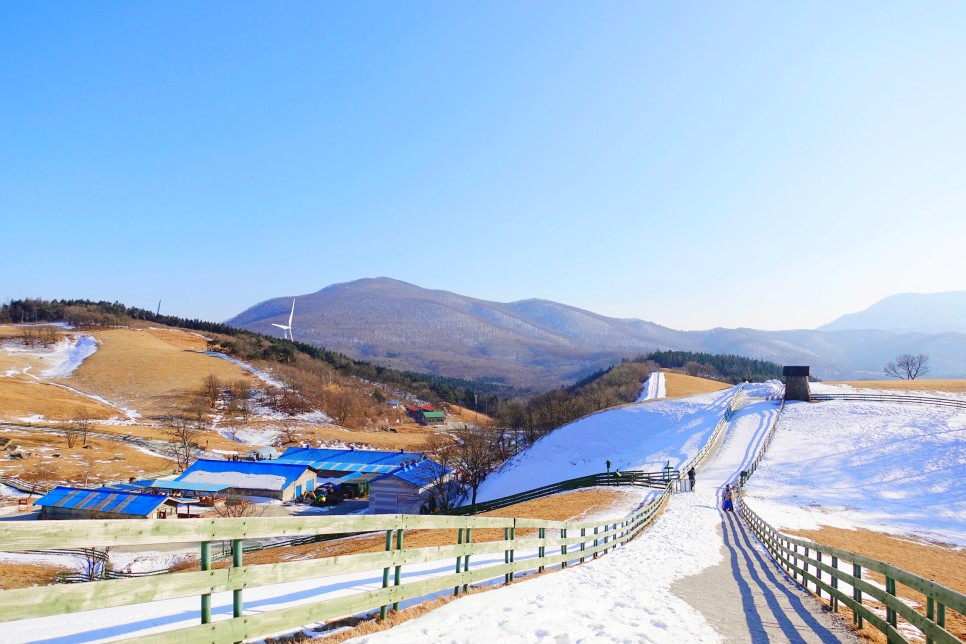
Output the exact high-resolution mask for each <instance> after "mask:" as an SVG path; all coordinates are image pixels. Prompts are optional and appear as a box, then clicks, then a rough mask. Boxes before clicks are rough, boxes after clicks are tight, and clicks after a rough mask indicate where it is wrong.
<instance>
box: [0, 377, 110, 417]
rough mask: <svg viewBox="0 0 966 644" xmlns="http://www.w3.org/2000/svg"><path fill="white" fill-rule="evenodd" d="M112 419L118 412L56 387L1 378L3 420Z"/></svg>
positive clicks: (0, 405) (0, 406)
mask: <svg viewBox="0 0 966 644" xmlns="http://www.w3.org/2000/svg"><path fill="white" fill-rule="evenodd" d="M82 413H86V414H87V415H88V417H89V418H96V419H105V420H106V419H108V418H110V417H112V416H117V415H119V412H118V410H116V409H114V408H113V407H109V406H107V405H105V404H103V403H99V402H97V401H96V400H92V399H90V398H88V397H86V396H81V395H80V394H77V393H74V392H73V391H69V390H67V389H64V388H63V387H58V386H56V385H54V384H50V383H44V382H37V381H29V380H14V379H13V378H0V418H2V419H5V420H14V419H18V418H25V417H27V416H32V415H34V414H39V415H41V416H43V417H44V418H47V419H50V420H65V419H71V418H79V417H80V416H81V414H82Z"/></svg>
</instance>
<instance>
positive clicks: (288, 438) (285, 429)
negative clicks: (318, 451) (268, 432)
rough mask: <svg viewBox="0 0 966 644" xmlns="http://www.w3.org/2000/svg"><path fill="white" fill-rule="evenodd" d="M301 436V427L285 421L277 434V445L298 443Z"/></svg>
mask: <svg viewBox="0 0 966 644" xmlns="http://www.w3.org/2000/svg"><path fill="white" fill-rule="evenodd" d="M299 438H300V432H299V428H298V427H297V426H296V425H295V423H290V422H283V423H282V425H281V427H279V430H278V434H277V435H276V436H275V446H276V447H285V446H286V445H297V444H298V442H299Z"/></svg>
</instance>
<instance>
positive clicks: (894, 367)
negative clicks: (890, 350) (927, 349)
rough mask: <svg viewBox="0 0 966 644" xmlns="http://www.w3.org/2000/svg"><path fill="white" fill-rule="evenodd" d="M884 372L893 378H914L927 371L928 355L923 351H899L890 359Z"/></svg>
mask: <svg viewBox="0 0 966 644" xmlns="http://www.w3.org/2000/svg"><path fill="white" fill-rule="evenodd" d="M885 372H886V375H888V376H892V377H893V378H901V379H902V380H915V379H916V378H918V377H919V376H924V375H926V374H927V373H929V356H927V355H926V354H924V353H920V354H918V355H912V354H911V353H900V354H899V355H897V356H896V358H895V360H890V361H889V363H888V364H887V365H886V366H885Z"/></svg>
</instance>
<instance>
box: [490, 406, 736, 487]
mask: <svg viewBox="0 0 966 644" xmlns="http://www.w3.org/2000/svg"><path fill="white" fill-rule="evenodd" d="M732 395H734V388H731V389H726V390H724V391H718V392H714V393H711V394H701V395H698V396H692V397H690V398H679V399H674V400H660V401H654V402H648V403H634V404H631V405H625V406H623V407H617V408H615V409H608V410H606V411H602V412H599V413H596V414H592V415H590V416H586V417H584V418H581V419H580V420H577V421H574V422H573V423H570V424H569V425H565V426H564V427H561V428H560V429H558V430H556V431H554V432H553V433H551V434H549V435H547V436H544V437H543V438H541V439H540V440H538V441H537V442H536V443H534V444H533V445H532V446H531V447H530V448H529V449H527V450H526V451H524V452H522V453H521V454H518V455H517V456H515V457H514V458H512V459H510V460H509V461H507V462H506V463H505V464H504V465H503V467H501V468H500V469H499V470H498V471H497V472H495V473H493V474H491V475H490V476H489V477H487V479H486V480H485V481H484V482H483V484H482V485H481V486H480V489H479V492H478V493H477V500H478V501H487V500H490V499H497V498H500V497H503V496H507V495H510V494H516V493H517V492H523V491H526V490H531V489H533V488H536V487H540V486H542V485H549V484H550V483H557V482H558V481H565V480H567V479H572V478H576V477H578V476H586V475H588V474H597V473H600V472H603V471H605V469H606V465H605V463H606V461H610V462H611V470H627V469H644V470H649V471H655V472H656V471H660V469H661V468H662V467H664V465H665V464H666V463H667V462H668V461H670V463H671V467H677V466H678V465H680V464H681V463H684V462H685V461H686V460H688V459H689V458H691V457H692V456H694V455H695V454H696V453H697V452H698V451H699V450H700V449H701V447H702V446H703V445H704V443H705V441H706V440H707V439H708V436H710V435H711V432H712V431H714V426H715V425H716V424H717V422H718V420H720V419H721V416H722V414H724V411H725V408H726V407H727V406H728V402H729V401H730V400H731V397H732Z"/></svg>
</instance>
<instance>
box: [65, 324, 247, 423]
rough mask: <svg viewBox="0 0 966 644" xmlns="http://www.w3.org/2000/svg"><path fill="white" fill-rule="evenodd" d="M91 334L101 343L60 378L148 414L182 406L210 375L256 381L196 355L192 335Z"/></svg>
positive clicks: (198, 345) (197, 342)
mask: <svg viewBox="0 0 966 644" xmlns="http://www.w3.org/2000/svg"><path fill="white" fill-rule="evenodd" d="M91 335H93V336H94V337H95V338H96V339H97V340H98V342H99V343H100V345H99V347H98V349H97V352H96V353H95V354H94V355H92V356H91V357H89V358H88V359H87V360H85V361H84V363H83V364H82V365H81V366H80V367H79V368H78V369H77V370H76V371H75V372H74V373H73V375H72V376H71V377H70V378H69V379H67V380H65V381H64V382H65V383H66V384H68V385H71V386H73V387H76V388H78V389H80V390H82V391H85V392H89V393H94V394H97V395H100V396H103V397H104V398H106V399H108V400H111V401H116V402H119V403H123V404H125V405H127V406H130V407H132V408H134V409H136V410H137V411H138V412H140V413H141V414H142V415H143V416H146V417H149V418H150V417H155V416H165V415H170V414H172V413H175V412H176V411H177V410H179V409H182V408H183V406H184V404H185V400H186V399H187V398H190V396H191V394H193V393H194V392H196V391H198V390H200V389H201V388H202V386H203V384H204V380H205V378H207V377H208V376H209V375H214V376H216V377H217V378H218V379H219V380H221V381H222V382H228V383H230V382H234V381H236V380H245V381H248V382H250V383H252V384H253V385H256V386H258V385H260V384H261V383H260V381H258V380H257V379H256V378H254V377H253V376H252V375H251V374H249V373H248V372H247V371H245V370H244V369H242V368H241V367H239V366H238V365H236V364H233V363H231V362H228V361H227V360H221V359H219V358H215V357H212V356H209V355H205V354H203V353H200V352H201V351H204V350H205V346H206V344H205V340H204V339H203V338H201V337H199V336H197V335H195V334H194V333H190V332H187V331H177V330H154V329H150V330H134V329H111V330H107V331H94V332H92V333H91Z"/></svg>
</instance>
